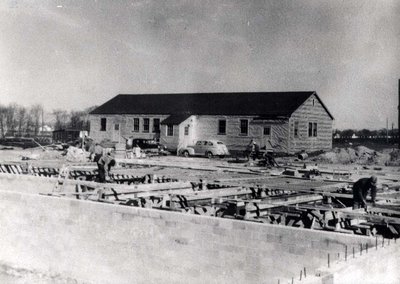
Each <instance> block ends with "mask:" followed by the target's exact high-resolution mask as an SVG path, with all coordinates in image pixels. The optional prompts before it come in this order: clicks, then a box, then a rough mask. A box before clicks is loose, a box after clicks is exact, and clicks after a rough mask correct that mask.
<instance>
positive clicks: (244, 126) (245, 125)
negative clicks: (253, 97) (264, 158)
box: [240, 119, 249, 135]
mask: <svg viewBox="0 0 400 284" xmlns="http://www.w3.org/2000/svg"><path fill="white" fill-rule="evenodd" d="M248 133H249V121H248V120H247V119H242V120H240V134H242V135H247V134H248Z"/></svg>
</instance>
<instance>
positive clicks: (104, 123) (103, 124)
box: [100, 117, 107, 131]
mask: <svg viewBox="0 0 400 284" xmlns="http://www.w3.org/2000/svg"><path fill="white" fill-rule="evenodd" d="M106 129H107V118H105V117H103V118H101V119H100V131H106Z"/></svg>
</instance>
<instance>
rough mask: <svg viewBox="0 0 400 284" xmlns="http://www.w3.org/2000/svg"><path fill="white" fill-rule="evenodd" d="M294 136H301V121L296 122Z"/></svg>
mask: <svg viewBox="0 0 400 284" xmlns="http://www.w3.org/2000/svg"><path fill="white" fill-rule="evenodd" d="M294 137H299V122H298V121H295V122H294Z"/></svg>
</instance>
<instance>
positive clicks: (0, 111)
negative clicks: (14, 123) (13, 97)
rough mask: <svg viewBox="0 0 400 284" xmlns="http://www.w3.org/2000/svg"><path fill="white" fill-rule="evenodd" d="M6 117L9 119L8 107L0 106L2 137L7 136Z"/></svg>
mask: <svg viewBox="0 0 400 284" xmlns="http://www.w3.org/2000/svg"><path fill="white" fill-rule="evenodd" d="M6 117H7V107H5V106H3V105H0V131H1V137H3V138H4V137H5V136H6V132H7V125H6Z"/></svg>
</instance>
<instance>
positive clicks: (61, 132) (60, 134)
mask: <svg viewBox="0 0 400 284" xmlns="http://www.w3.org/2000/svg"><path fill="white" fill-rule="evenodd" d="M81 131H82V130H80V129H72V128H65V129H58V130H54V131H53V141H54V142H63V143H66V142H70V141H75V140H78V139H79V134H80V132H81Z"/></svg>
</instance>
